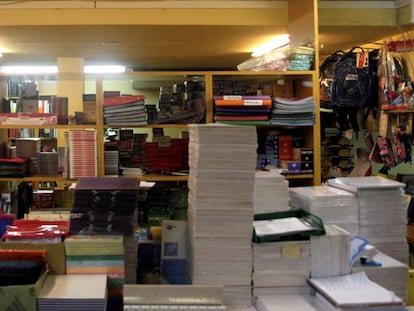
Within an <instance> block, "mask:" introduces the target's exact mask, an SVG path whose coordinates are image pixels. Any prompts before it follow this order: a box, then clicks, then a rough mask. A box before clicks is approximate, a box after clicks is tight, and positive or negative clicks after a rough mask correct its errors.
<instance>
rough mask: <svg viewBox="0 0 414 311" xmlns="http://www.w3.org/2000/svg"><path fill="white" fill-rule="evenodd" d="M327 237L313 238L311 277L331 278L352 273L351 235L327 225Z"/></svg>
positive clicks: (311, 239) (336, 227)
mask: <svg viewBox="0 0 414 311" xmlns="http://www.w3.org/2000/svg"><path fill="white" fill-rule="evenodd" d="M325 231H326V234H325V235H319V236H311V237H310V242H311V254H312V256H311V276H312V277H314V278H320V277H331V276H337V275H344V274H350V273H351V263H350V262H351V261H350V257H351V251H350V237H349V233H348V232H347V231H345V230H343V229H342V228H340V227H338V226H336V225H326V226H325Z"/></svg>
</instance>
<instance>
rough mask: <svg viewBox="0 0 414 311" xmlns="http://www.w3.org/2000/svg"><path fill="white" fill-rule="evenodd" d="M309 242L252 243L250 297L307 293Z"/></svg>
mask: <svg viewBox="0 0 414 311" xmlns="http://www.w3.org/2000/svg"><path fill="white" fill-rule="evenodd" d="M310 266H311V249H310V241H309V240H308V241H284V242H265V243H253V298H256V297H258V296H261V295H266V294H272V293H274V294H276V293H282V292H283V293H291V294H297V293H302V292H305V291H307V290H308V285H307V280H308V278H309V277H310V271H311V270H310Z"/></svg>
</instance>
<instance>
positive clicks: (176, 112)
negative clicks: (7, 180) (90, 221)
mask: <svg viewBox="0 0 414 311" xmlns="http://www.w3.org/2000/svg"><path fill="white" fill-rule="evenodd" d="M288 7H289V10H288V11H289V12H288V13H289V16H288V20H289V24H288V27H287V30H288V32H289V34H290V40H291V44H292V45H301V44H303V43H305V42H306V43H309V42H310V43H311V45H312V46H313V47H314V63H313V65H312V67H311V68H310V69H308V70H281V71H145V72H139V71H131V72H125V73H123V74H113V75H111V74H104V75H92V74H88V75H84V76H83V77H82V78H83V79H84V80H83V83H84V90H83V91H84V93H83V105H81V107H79V108H78V107H77V108H76V109H75V110H74V109H73V108H72V105H73V103H72V102H70V103H69V107H70V111H69V113H68V116H67V118H68V120H67V123H66V124H59V122H57V121H56V122H52V123H53V124H38V121H36V122H35V121H34V119H31V120H30V121H27V123H21V122H20V120H19V121H18V123H17V122H16V123H15V124H13V123H11V122H13V121H10V122H1V124H0V129H3V131H1V138H2V140H3V141H9V137H7V136H8V134H9V130H10V129H15V130H20V129H23V128H30V129H35V131H36V132H38V131H40V130H44V129H47V130H50V131H52V130H53V131H57V132H58V134H57V146H64V145H65V144H66V139H67V138H65V136H64V134H63V133H65V132H68V133H71V132H73V133H75V132H81V131H86V132H87V131H90V130H91V131H94V137H93V139H92V140H94V139H95V141H94V143H93V144H89V146H91V145H94V146H95V150H94V152H96V169H95V170H94V172H93V173H95V174H96V175H97V176H105V175H118V174H119V172H120V170H119V167H117V165H116V164H114V163H116V162H119V161H120V158H119V157H120V155H119V150H118V148H119V147H120V148H121V149H123V150H121V152H122V153H123V154H122V156H123V159H122V163H121V165H122V166H124V167H128V166H130V167H129V168H131V169H133V168H138V169H140V168H141V167H142V166H145V167H146V169H147V171H145V172H142V171H141V170H135V171H134V170H128V171H131V174H136V176H137V178H138V179H140V180H150V181H173V182H174V181H177V182H181V181H186V180H187V178H188V176H186V175H185V173H183V172H185V171H186V170H187V171H188V167H186V162H187V161H186V151H185V150H186V148H185V147H183V146H185V145H186V142H187V141H188V136H187V135H188V129H187V124H191V123H214V122H222V123H236V124H246V125H250V126H255V127H256V128H257V132H258V141H262V140H263V139H269V138H270V137H273V139H274V141H273V143H274V146H273V148H278V149H279V148H280V147H281V146H279V143H280V141H279V140H278V141H277V143H276V139H279V138H280V137H281V138H282V140H283V139H286V140H287V141H288V142H289V141H290V145H289V146H288V147H287V148H286V150H285V151H286V152H289V153H290V154H289V156H286V155H285V158H283V159H281V158H280V157H278V158H274V159H270V160H269V159H267V158H266V157H267V155H266V148H267V147H268V146H266V145H265V146H264V150H265V151H264V153H260V155H259V156H258V168H263V167H262V165H264V166H265V165H266V164H269V163H272V164H274V165H276V166H278V167H280V166H282V168H284V169H286V170H287V174H286V178H287V179H289V181H290V183H291V184H292V185H294V184H296V183H300V184H309V185H318V184H320V180H321V178H320V175H321V174H320V144H319V142H320V133H319V131H320V124H319V104H318V102H319V90H318V88H317V85H318V73H317V70H315V68H318V67H319V64H318V39H317V22H316V21H317V6H316V1H306V2H305V3H304V2H303V1H298V0H290V1H288ZM16 77H17V78H26V77H22V76H20V77H19V76H15V77H13V79H15V78H16ZM10 80H11V79H10V77H6V76H4V77H2V81H3V82H4V81H6V82H7V81H10ZM57 80H58V75H55V76H53V75H47V76H36V77H31V79H30V81H31V82H36V83H38V85H37V86H38V90H36V89H35V92H36V91H38V94H37V95H38V96H39V98H40V97H41V96H43V97H42V98H50V97H47V96H50V94H56V87H54V86H52V87H51V85H53V84H56V81H57ZM229 85H231V87H229ZM14 86H16V85H14ZM31 86H33V85H31ZM246 86H248V87H249V90H248V91H246V92H244V93H241V92H240V90H241V89H242V88H243V87H244V88H246ZM229 88H230V89H231V91H229ZM30 90H32V91H33V87H32V88H31V89H29V91H30ZM39 90H41V92H40V91H39ZM235 90H237V92H234V91H235ZM11 95H13V96H14V95H19V93H16V94H14V93H13V94H11ZM227 95H230V96H234V95H237V96H239V95H241V96H243V95H245V96H268V97H269V98H270V99H271V107H267V110H265V111H266V112H265V114H266V116H265V117H264V116H263V109H259V107H258V106H257V102H256V103H253V105H255V106H253V107H252V108H254V109H251V112H252V113H254V114H256V115H255V116H256V117H255V120H250V121H246V120H240V118H237V117H238V116H232V118H230V119H232V120H226V116H229V114H230V115H231V114H232V113H233V112H232V111H231V110H230V112H229V109H228V108H229V107H219V106H218V105H216V99H217V96H227ZM18 97H19V96H17V98H18ZM13 98H14V100H16V97H13ZM114 98H118V100H119V99H120V98H122V100H126V102H124V103H123V104H125V105H124V107H120V106H122V105H120V102H117V99H114ZM275 98H282V99H285V100H288V99H291V98H295V99H297V100H298V101H299V103H296V104H299V105H301V103H300V101H301V100H308V99H310V100H311V103H309V102H306V103H303V105H306V106H307V107H309V105H313V106H312V109H313V113H312V115H311V116H310V115H309V114H308V115H307V117H308V119H305V120H303V119H301V120H299V121H298V120H294V119H290V120H287V121H286V120H285V119H284V118H282V119H281V118H279V119H277V118H273V117H274V115H273V113H272V110H273V106H275V105H277V104H279V105H284V104H286V103H283V102H282V103H275V101H274V99H275ZM111 101H115V102H116V103H114V102H113V103H112V104H111ZM76 106H79V103H76ZM115 106H116V107H115ZM218 108H219V109H218ZM268 108H270V109H268ZM119 109H120V110H119ZM130 111H133V113H132V114H131V113H130ZM292 114H296V115H297V114H298V113H297V111H294V112H292ZM223 115H224V117H223ZM279 116H280V115H279ZM56 117H58V116H57V115H56ZM237 119H239V120H237ZM91 120H92V121H91ZM295 121H298V122H302V123H295ZM289 122H290V123H289ZM303 122H304V123H303ZM121 134H122V140H124V139H125V140H129V141H127V142H122V144H120V145H119V146H118V144H119V141H120V140H121ZM125 135H126V136H125ZM298 137H300V139H297V138H298ZM144 144H145V147H148V148H153V149H151V151H150V152H149V154H150V156H148V157H147V155H145V159H144V157H143V156H142V148H143V145H144ZM280 144H281V143H280ZM260 147H263V146H260ZM134 148H135V150H134ZM116 152H118V155H117V154H116ZM307 152H312V159H311V160H309V159H308V158H306V156H305V155H303V154H306V153H307ZM263 157H264V158H263ZM302 157H304V158H306V160H305V161H303V159H302ZM177 158H178V159H179V161H175V160H176V159H177ZM155 159H156V160H157V163H156V164H154V163H155V162H154V161H153V160H155ZM173 160H174V161H173ZM276 160H278V162H275V161H276ZM279 160H280V161H279ZM108 161H109V162H110V163H109V164H108V163H107V162H108ZM144 161H149V162H151V161H153V162H152V163H148V162H144ZM172 162H174V163H172ZM300 162H311V164H312V166H311V168H309V163H305V169H300V168H298V165H300V164H301V163H300ZM94 166H95V164H94ZM151 166H152V168H151ZM148 167H150V169H149V170H148ZM290 168H293V169H290ZM125 171H127V170H125ZM46 177H47V178H48V179H50V178H52V180H53V179H54V180H59V181H60V180H67V179H71V176H70V175H69V176H66V177H65V176H64V175H59V174H58V175H56V176H45V178H46ZM72 177H73V178H75V179H76V175H74V176H72ZM0 178H1V177H0ZM35 178H37V179H39V180H40V179H42V178H43V177H42V176H41V175H40V176H39V175H38V174H37V175H35V176H25V177H24V179H35Z"/></svg>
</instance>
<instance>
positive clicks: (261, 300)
mask: <svg viewBox="0 0 414 311" xmlns="http://www.w3.org/2000/svg"><path fill="white" fill-rule="evenodd" d="M309 292H310V289H309V288H308V293H306V294H288V295H286V294H279V293H276V294H273V295H262V296H259V297H257V300H256V304H255V305H256V310H257V311H287V310H289V311H320V309H318V308H317V307H316V301H315V297H314V296H311V295H310V294H309Z"/></svg>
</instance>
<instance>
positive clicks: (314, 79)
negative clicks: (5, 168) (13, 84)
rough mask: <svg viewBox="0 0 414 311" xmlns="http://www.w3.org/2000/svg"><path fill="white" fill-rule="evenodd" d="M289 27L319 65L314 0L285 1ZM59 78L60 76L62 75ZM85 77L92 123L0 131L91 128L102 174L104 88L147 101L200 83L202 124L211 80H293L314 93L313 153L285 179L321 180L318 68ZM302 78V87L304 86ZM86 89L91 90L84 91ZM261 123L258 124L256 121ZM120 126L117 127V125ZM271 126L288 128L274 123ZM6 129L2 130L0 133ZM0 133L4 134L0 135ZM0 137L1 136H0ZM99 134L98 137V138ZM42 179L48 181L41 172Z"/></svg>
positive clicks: (309, 134)
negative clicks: (307, 164) (301, 170)
mask: <svg viewBox="0 0 414 311" xmlns="http://www.w3.org/2000/svg"><path fill="white" fill-rule="evenodd" d="M288 12H289V25H288V30H289V33H290V38H291V42H292V44H293V45H300V44H302V43H304V42H312V43H313V45H314V46H315V63H314V66H313V68H319V61H318V55H319V51H318V36H317V33H318V29H317V12H318V11H317V1H316V0H315V1H300V0H289V1H288ZM63 77H64V76H63ZM44 78H46V79H56V80H58V78H59V76H57V77H50V76H36V77H33V79H35V80H36V79H37V80H41V79H44ZM83 79H84V81H85V82H86V81H87V83H88V84H89V85H93V90H92V93H94V94H95V95H96V98H95V103H96V107H95V108H96V113H95V114H96V120H97V121H96V124H93V125H91V124H87V125H79V124H68V125H0V129H8V128H23V127H27V128H29V127H30V128H55V129H58V130H59V131H64V130H81V129H95V130H96V134H97V137H98V138H99V139H97V146H96V147H97V151H98V159H97V161H98V162H97V172H98V176H103V175H104V171H105V170H104V156H103V151H104V140H103V137H104V132H105V130H106V129H108V128H111V127H113V126H110V125H105V124H104V122H103V107H102V103H103V98H104V92H105V91H115V90H116V91H121V93H131V91H133V92H136V93H139V94H143V95H146V98H147V99H146V104H147V103H150V102H151V101H155V98H154V92H155V94H156V93H157V92H158V90H159V87H160V86H163V85H172V84H173V83H177V82H183V81H185V80H187V79H194V80H197V81H203V83H204V88H205V93H204V98H205V116H204V120H203V122H205V123H213V122H214V101H213V97H214V95H215V94H214V83H215V81H217V80H218V79H230V80H232V81H246V80H248V81H255V82H259V83H277V81H280V80H292V81H293V82H294V93H295V94H294V95H295V96H296V97H298V98H300V97H304V96H313V97H314V101H315V104H316V109H315V115H316V123H315V125H314V126H310V127H304V128H303V130H304V135H305V144H306V145H305V146H306V147H308V148H312V149H313V151H314V174H300V175H291V176H287V178H288V179H290V180H304V183H305V184H309V185H319V184H320V183H321V168H320V167H321V155H320V120H319V89H318V72H317V70H314V69H312V70H306V71H281V72H278V71H269V72H254V71H248V72H244V71H168V72H166V71H150V72H148V71H144V72H139V71H138V72H126V73H124V74H119V75H118V74H117V75H85V76H84V77H83ZM305 82H306V85H305ZM86 93H90V92H89V91H86ZM258 126H260V125H258ZM117 127H119V128H121V127H122V126H117ZM275 127H276V128H277V127H278V128H287V127H281V126H275ZM125 128H133V129H134V130H144V131H150V130H151V129H154V128H163V129H166V130H168V131H176V132H179V131H183V130H186V125H185V124H168V123H166V124H148V125H145V126H132V127H131V126H130V125H128V126H125ZM1 132H5V131H1ZM2 135H4V134H2ZM0 137H1V138H3V139H4V138H5V137H4V136H0ZM100 138H102V139H100ZM138 178H139V179H140V180H148V181H166V180H167V181H185V180H186V179H187V177H186V176H166V175H156V174H148V175H144V176H139V177H138ZM25 179H26V180H27V179H37V180H40V179H42V177H41V176H32V177H27V178H25ZM45 179H48V180H49V179H51V177H50V176H45ZM52 179H54V180H61V179H60V177H59V176H58V177H52Z"/></svg>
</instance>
